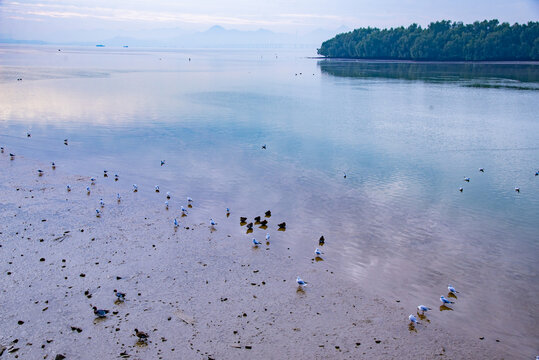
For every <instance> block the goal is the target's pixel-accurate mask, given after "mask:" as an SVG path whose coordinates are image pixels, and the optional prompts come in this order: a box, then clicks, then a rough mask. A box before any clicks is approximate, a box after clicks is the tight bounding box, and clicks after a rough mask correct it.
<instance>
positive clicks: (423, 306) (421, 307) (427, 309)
mask: <svg viewBox="0 0 539 360" xmlns="http://www.w3.org/2000/svg"><path fill="white" fill-rule="evenodd" d="M417 310H419V311H421V312H425V311H429V310H431V308H428V307H426V306H425V305H419V306H418V307H417Z"/></svg>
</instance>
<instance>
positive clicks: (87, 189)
mask: <svg viewBox="0 0 539 360" xmlns="http://www.w3.org/2000/svg"><path fill="white" fill-rule="evenodd" d="M86 192H87V193H88V195H90V187H89V186H86Z"/></svg>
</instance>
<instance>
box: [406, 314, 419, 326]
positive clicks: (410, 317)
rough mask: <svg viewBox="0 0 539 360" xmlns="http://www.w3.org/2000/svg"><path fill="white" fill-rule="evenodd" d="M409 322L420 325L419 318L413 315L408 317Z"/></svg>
mask: <svg viewBox="0 0 539 360" xmlns="http://www.w3.org/2000/svg"><path fill="white" fill-rule="evenodd" d="M408 320H410V322H411V323H412V324H419V322H418V321H417V318H416V317H415V316H414V315H413V314H410V316H408Z"/></svg>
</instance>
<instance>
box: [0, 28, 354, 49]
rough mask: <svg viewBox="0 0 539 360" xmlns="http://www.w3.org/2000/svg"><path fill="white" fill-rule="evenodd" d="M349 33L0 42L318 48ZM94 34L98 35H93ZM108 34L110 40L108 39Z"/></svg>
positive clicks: (157, 32) (216, 32) (173, 33)
mask: <svg viewBox="0 0 539 360" xmlns="http://www.w3.org/2000/svg"><path fill="white" fill-rule="evenodd" d="M345 31H348V29H347V28H345V27H340V28H338V29H335V30H328V29H316V30H314V31H311V32H308V33H304V34H298V33H296V34H287V33H276V32H273V31H270V30H267V29H258V30H251V31H244V30H236V29H225V28H224V27H222V26H219V25H215V26H212V27H210V28H209V29H208V30H205V31H199V32H192V31H186V30H183V29H180V28H168V29H166V28H164V29H148V30H144V31H142V30H139V31H130V32H124V33H122V34H115V35H113V36H112V34H110V33H108V32H105V31H102V30H95V31H94V33H93V34H94V35H93V36H92V33H91V32H84V33H81V37H79V38H77V35H76V34H69V37H66V36H67V35H66V36H63V37H62V38H64V39H65V41H53V40H49V39H47V40H46V41H41V40H15V39H4V40H0V43H18V44H57V45H80V46H88V45H90V46H93V45H95V44H104V45H105V46H112V47H121V46H130V47H171V48H294V47H301V48H313V49H314V48H317V47H319V46H320V44H321V43H322V42H323V41H324V40H326V39H328V38H331V37H333V36H335V35H336V34H338V33H341V32H345ZM96 34H97V36H95V35H96ZM106 35H109V36H110V37H107V36H106ZM1 37H2V36H1V35H0V38H1Z"/></svg>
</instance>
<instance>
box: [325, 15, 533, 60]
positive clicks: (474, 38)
mask: <svg viewBox="0 0 539 360" xmlns="http://www.w3.org/2000/svg"><path fill="white" fill-rule="evenodd" d="M318 54H320V55H323V56H326V57H331V58H354V59H386V60H431V61H493V60H502V61H503V60H514V61H516V60H520V61H526V60H539V22H531V21H530V22H528V23H527V24H522V25H520V24H517V23H516V24H514V25H510V24H508V23H501V24H500V22H499V21H498V20H484V21H481V22H479V21H476V22H474V23H473V24H466V25H464V24H463V23H462V22H451V21H450V20H442V21H437V22H432V23H430V24H429V25H428V27H427V28H425V29H423V28H421V26H419V25H417V24H412V25H410V26H408V27H407V28H405V27H402V26H401V27H398V28H391V29H382V30H380V29H378V28H371V27H368V28H359V29H356V30H354V31H351V32H348V33H343V34H339V35H337V36H335V37H334V38H332V39H329V40H327V41H325V42H323V43H322V46H321V47H320V49H318Z"/></svg>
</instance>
